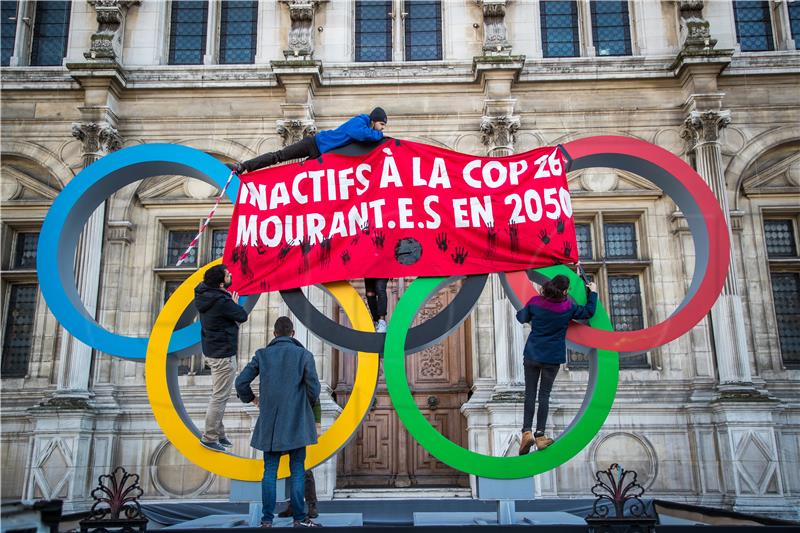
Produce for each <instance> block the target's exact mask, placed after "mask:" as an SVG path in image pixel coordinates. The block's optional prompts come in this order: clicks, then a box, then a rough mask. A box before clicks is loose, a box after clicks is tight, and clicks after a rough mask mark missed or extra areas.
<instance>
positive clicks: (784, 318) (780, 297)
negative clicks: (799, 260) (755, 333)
mask: <svg viewBox="0 0 800 533" xmlns="http://www.w3.org/2000/svg"><path fill="white" fill-rule="evenodd" d="M772 297H773V298H774V299H775V317H776V318H777V319H778V337H780V341H781V355H782V356H783V361H784V362H785V363H787V364H789V363H791V364H792V365H793V366H796V365H800V274H797V273H795V272H781V273H776V272H773V273H772Z"/></svg>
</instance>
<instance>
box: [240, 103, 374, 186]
mask: <svg viewBox="0 0 800 533" xmlns="http://www.w3.org/2000/svg"><path fill="white" fill-rule="evenodd" d="M388 121H389V117H388V116H387V115H386V111H384V110H383V109H382V108H380V107H376V108H375V109H373V110H372V112H371V113H370V114H369V115H356V116H355V117H353V118H351V119H350V120H348V121H347V122H345V123H344V124H342V125H341V126H339V127H338V128H336V129H335V130H323V131H321V132H319V133H317V134H316V135H313V136H311V137H306V138H305V139H303V140H301V141H298V142H296V143H294V144H290V145H289V146H286V147H284V148H282V149H281V150H278V151H277V152H267V153H266V154H262V155H260V156H258V157H254V158H253V159H249V160H247V161H243V162H241V163H233V164H228V168H230V169H231V170H233V171H235V172H236V173H237V174H243V173H245V172H253V171H254V170H258V169H261V168H264V167H269V166H272V165H277V164H278V163H283V162H284V161H291V160H293V159H316V158H318V157H319V156H320V155H321V154H324V153H326V152H330V151H331V150H334V149H336V148H339V147H340V146H344V145H345V144H348V143H351V142H353V141H380V140H381V139H383V129H384V128H385V127H386V123H387V122H388Z"/></svg>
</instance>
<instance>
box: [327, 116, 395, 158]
mask: <svg viewBox="0 0 800 533" xmlns="http://www.w3.org/2000/svg"><path fill="white" fill-rule="evenodd" d="M369 123H370V120H369V115H357V116H355V117H353V118H351V119H350V120H348V121H347V122H345V123H344V124H342V125H341V126H339V127H338V128H336V129H335V130H324V131H321V132H319V133H317V134H316V135H314V140H315V141H317V148H318V149H319V153H321V154H324V153H325V152H330V151H331V150H333V149H335V148H339V147H340V146H344V145H345V144H347V143H349V142H352V141H380V140H381V139H383V132H382V131H378V130H374V129H372V128H370V127H369Z"/></svg>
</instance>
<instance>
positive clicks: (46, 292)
mask: <svg viewBox="0 0 800 533" xmlns="http://www.w3.org/2000/svg"><path fill="white" fill-rule="evenodd" d="M165 174H179V175H183V176H190V177H193V178H197V179H200V180H203V181H205V182H207V183H209V184H211V185H215V186H217V187H219V188H220V189H222V187H224V186H225V182H226V181H227V179H228V176H229V175H230V171H229V170H228V168H227V167H226V166H225V165H224V164H222V163H221V162H219V161H218V160H216V159H215V158H214V157H212V156H210V155H208V154H206V153H204V152H201V151H200V150H196V149H194V148H189V147H187V146H180V145H175V144H144V145H139V146H132V147H129V148H125V149H122V150H119V151H117V152H113V153H111V154H109V155H107V156H105V157H103V158H101V159H99V160H97V161H96V162H94V163H92V164H91V165H89V166H88V167H86V168H85V169H84V170H83V171H81V172H80V173H78V175H77V176H75V177H74V178H73V179H72V181H70V182H69V184H68V185H67V186H66V187H64V190H62V191H61V193H60V194H59V195H58V196H56V199H55V200H54V201H53V205H52V206H51V207H50V210H49V211H48V212H47V217H46V218H45V219H44V223H43V224H42V229H41V233H40V235H39V246H38V249H37V259H36V270H37V273H38V277H39V285H40V287H41V289H42V295H43V296H44V299H45V301H47V305H48V307H49V308H50V310H51V311H52V312H53V315H55V317H56V319H57V320H58V321H59V322H60V323H61V325H62V326H63V327H64V329H66V330H67V331H69V332H70V333H71V334H72V335H73V336H74V337H75V338H77V339H79V340H80V341H81V342H83V343H85V344H87V345H89V346H91V347H92V348H95V349H97V350H100V351H102V352H105V353H107V354H110V355H115V356H117V357H122V358H124V359H135V360H144V358H145V355H146V352H147V342H148V340H149V338H148V337H129V336H125V335H118V334H116V333H112V332H110V331H108V330H107V329H105V328H103V327H102V326H101V325H100V324H98V323H97V321H96V320H95V319H94V317H92V316H91V315H90V314H89V312H88V311H87V310H86V307H85V306H84V305H83V302H82V301H81V298H80V295H79V294H78V290H77V288H76V286H75V279H74V264H75V251H76V250H77V247H78V238H79V237H80V234H81V232H82V231H83V228H84V226H85V225H86V222H87V221H88V220H89V216H91V214H92V213H94V211H95V209H97V208H98V207H99V206H100V204H102V203H103V202H105V201H106V199H108V198H109V197H110V196H111V195H112V194H114V193H115V192H116V191H118V190H120V189H122V188H123V187H125V186H127V185H130V184H131V183H134V182H136V181H139V180H142V179H145V178H149V177H151V176H161V175H165ZM238 190H239V179H238V178H236V177H234V178H233V180H232V181H231V183H230V185H229V186H228V190H227V195H228V197H229V198H230V199H231V201H232V202H233V201H235V199H236V193H237V192H238ZM243 303H244V302H243ZM199 340H200V324H199V323H193V324H192V325H190V326H186V327H184V328H182V329H180V330H178V331H176V332H175V334H174V335H173V336H172V340H171V341H170V343H169V351H170V352H171V353H174V352H179V351H181V350H186V349H187V348H190V347H192V346H193V345H195V344H197V343H198V342H199Z"/></svg>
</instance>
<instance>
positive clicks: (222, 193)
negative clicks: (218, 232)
mask: <svg viewBox="0 0 800 533" xmlns="http://www.w3.org/2000/svg"><path fill="white" fill-rule="evenodd" d="M235 175H236V172H235V171H233V170H231V173H230V174H229V175H228V181H226V182H225V186H224V187H223V188H222V191H220V193H219V196H217V201H216V202H214V207H213V208H212V209H211V212H210V213H209V214H208V217H207V218H206V220H205V222H203V225H202V226H200V231H198V232H197V235H195V237H194V239H192V242H190V243H189V247H188V248H186V251H185V252H183V254H181V256H180V257H179V258H178V262H177V263H175V266H181V264H182V263H183V262H184V261H186V258H187V257H189V254H190V253H191V252H192V248H194V247H195V246H196V245H197V241H199V240H200V235H202V234H203V232H204V231H205V230H206V228H207V227H208V224H209V222H211V219H212V218H214V214H215V213H216V212H217V207H219V203H220V202H221V201H222V197H223V196H225V191H226V190H227V189H228V185H230V184H231V180H232V179H233V176H235Z"/></svg>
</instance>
